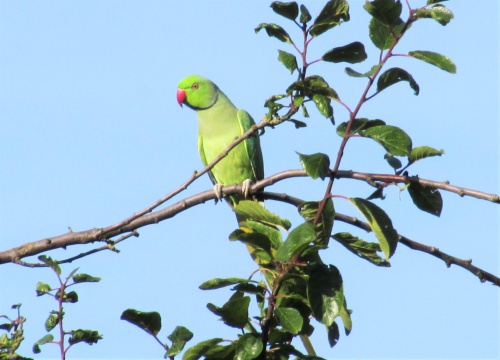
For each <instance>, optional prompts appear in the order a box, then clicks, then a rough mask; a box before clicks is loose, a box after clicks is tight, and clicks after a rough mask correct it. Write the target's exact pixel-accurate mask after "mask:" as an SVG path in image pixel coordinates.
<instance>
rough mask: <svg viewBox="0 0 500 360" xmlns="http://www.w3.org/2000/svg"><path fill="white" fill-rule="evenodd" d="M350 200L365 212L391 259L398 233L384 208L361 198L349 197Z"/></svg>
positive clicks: (382, 246) (381, 245)
mask: <svg viewBox="0 0 500 360" xmlns="http://www.w3.org/2000/svg"><path fill="white" fill-rule="evenodd" d="M349 201H350V202H351V203H352V204H353V205H354V206H356V208H357V209H358V210H359V211H360V212H361V213H362V214H363V216H364V217H365V219H366V220H367V221H368V224H369V225H370V228H371V229H372V231H373V233H374V234H375V236H376V237H377V240H378V243H379V244H380V248H381V249H382V251H383V252H384V254H385V258H386V259H389V258H390V257H391V256H392V255H393V254H394V252H395V251H396V247H397V245H398V233H397V232H396V230H394V228H393V226H392V221H391V219H390V218H389V216H387V214H386V213H385V211H384V210H382V209H381V208H379V207H378V206H377V205H375V204H374V203H372V202H370V201H368V200H365V199H361V198H349Z"/></svg>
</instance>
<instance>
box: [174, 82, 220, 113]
mask: <svg viewBox="0 0 500 360" xmlns="http://www.w3.org/2000/svg"><path fill="white" fill-rule="evenodd" d="M218 96H219V88H218V87H217V85H215V84H214V83H213V82H211V81H210V80H208V79H205V78H204V77H201V76H199V75H189V76H188V77H185V78H184V79H182V80H181V82H180V83H179V85H178V86H177V102H178V103H179V105H180V106H182V105H183V104H186V105H187V106H188V107H190V108H191V109H194V110H203V109H208V108H209V107H211V106H212V105H213V104H214V103H215V102H216V101H217V97H218Z"/></svg>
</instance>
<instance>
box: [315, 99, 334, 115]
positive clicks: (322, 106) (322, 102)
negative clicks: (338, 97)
mask: <svg viewBox="0 0 500 360" xmlns="http://www.w3.org/2000/svg"><path fill="white" fill-rule="evenodd" d="M312 100H313V102H314V105H316V108H317V109H318V111H319V112H320V113H321V115H323V116H324V117H326V118H330V119H332V118H333V108H332V106H331V105H330V99H328V98H327V97H326V96H324V95H320V94H314V95H313V96H312Z"/></svg>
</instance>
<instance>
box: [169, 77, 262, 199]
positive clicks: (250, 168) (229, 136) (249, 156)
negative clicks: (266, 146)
mask: <svg viewBox="0 0 500 360" xmlns="http://www.w3.org/2000/svg"><path fill="white" fill-rule="evenodd" d="M177 102H178V103H179V104H180V105H181V106H182V105H183V104H185V105H186V106H188V107H190V108H191V109H193V110H195V111H196V114H197V115H198V151H199V154H200V157H201V161H202V162H203V164H204V165H205V166H206V165H207V164H209V163H210V162H212V161H213V160H214V159H215V158H216V157H217V156H219V155H220V153H221V152H222V151H223V150H224V149H226V148H227V147H228V145H229V144H230V143H231V142H232V141H233V140H234V139H235V138H237V137H239V136H241V135H242V134H243V133H244V132H246V131H248V130H249V129H250V128H251V127H252V125H254V124H255V122H254V120H253V119H252V117H251V116H250V115H249V114H248V113H247V112H246V111H245V110H241V109H238V108H236V106H234V105H233V103H232V102H231V100H229V98H228V97H227V96H226V95H225V94H224V93H223V92H222V91H221V90H220V89H219V88H218V87H217V85H215V84H214V83H213V82H212V81H210V80H208V79H205V78H203V77H201V76H198V75H190V76H188V77H186V78H184V79H183V80H181V82H180V83H179V85H178V88H177ZM209 175H210V179H211V180H212V182H213V183H214V185H215V188H214V189H215V191H216V193H217V194H218V197H220V186H222V185H233V184H242V185H243V194H242V195H239V196H231V197H230V199H229V202H230V203H231V205H234V204H236V203H237V202H238V201H240V200H242V199H244V198H245V197H246V196H248V189H249V186H250V185H251V183H252V182H255V181H257V180H261V179H263V178H264V164H263V160H262V152H261V148H260V141H259V137H258V136H252V137H250V138H249V139H246V140H244V141H243V142H241V143H239V144H238V145H237V146H236V147H235V148H233V149H232V150H231V151H230V152H229V154H228V155H227V156H226V157H225V158H223V159H222V160H221V161H219V162H218V163H217V164H216V165H215V166H214V167H213V168H212V170H211V171H210V172H209Z"/></svg>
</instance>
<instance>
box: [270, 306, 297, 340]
mask: <svg viewBox="0 0 500 360" xmlns="http://www.w3.org/2000/svg"><path fill="white" fill-rule="evenodd" d="M274 313H275V315H276V319H277V321H278V323H279V324H280V325H281V326H282V327H283V329H284V330H286V331H288V332H289V333H292V334H298V333H299V331H300V330H301V329H302V325H303V324H304V319H303V318H302V315H301V314H300V312H299V311H298V310H297V309H294V308H289V307H278V308H276V309H275V310H274Z"/></svg>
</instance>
